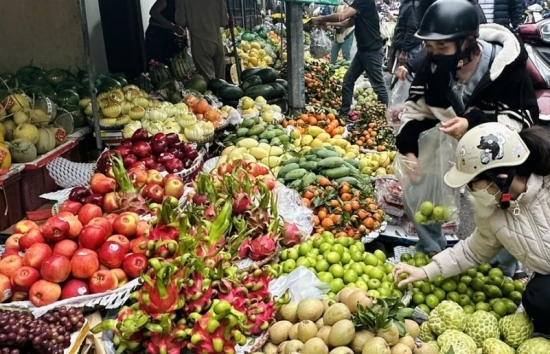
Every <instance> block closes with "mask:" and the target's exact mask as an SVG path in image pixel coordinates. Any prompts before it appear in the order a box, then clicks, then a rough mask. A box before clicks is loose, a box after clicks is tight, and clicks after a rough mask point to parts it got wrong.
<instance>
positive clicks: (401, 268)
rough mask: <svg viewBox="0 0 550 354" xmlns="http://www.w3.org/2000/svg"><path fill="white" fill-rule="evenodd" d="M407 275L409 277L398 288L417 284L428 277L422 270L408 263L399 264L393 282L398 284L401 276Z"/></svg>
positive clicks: (395, 268)
mask: <svg viewBox="0 0 550 354" xmlns="http://www.w3.org/2000/svg"><path fill="white" fill-rule="evenodd" d="M403 273H407V274H408V275H409V276H408V277H407V278H405V279H403V280H401V281H400V282H399V283H398V284H397V286H400V287H401V286H403V285H407V284H410V283H412V282H415V281H417V280H423V279H426V278H427V277H428V276H427V275H426V272H425V271H424V269H422V268H417V267H413V266H411V265H408V264H407V263H399V264H398V265H396V266H395V267H394V268H393V280H394V281H395V282H396V283H397V281H398V280H399V275H401V274H403Z"/></svg>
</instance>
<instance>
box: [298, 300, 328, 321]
mask: <svg viewBox="0 0 550 354" xmlns="http://www.w3.org/2000/svg"><path fill="white" fill-rule="evenodd" d="M324 309H325V307H324V306H323V303H322V302H321V300H318V299H313V298H309V299H305V300H302V301H300V303H299V304H298V308H297V310H296V312H297V314H298V319H299V320H300V321H314V322H315V321H317V320H318V319H319V318H321V316H322V315H323V311H324Z"/></svg>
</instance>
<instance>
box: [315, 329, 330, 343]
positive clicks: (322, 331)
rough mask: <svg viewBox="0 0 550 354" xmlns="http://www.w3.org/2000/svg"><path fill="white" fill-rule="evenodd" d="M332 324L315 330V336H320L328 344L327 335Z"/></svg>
mask: <svg viewBox="0 0 550 354" xmlns="http://www.w3.org/2000/svg"><path fill="white" fill-rule="evenodd" d="M331 328H332V326H324V327H322V328H321V329H319V331H318V332H317V337H318V338H321V339H322V340H323V342H325V344H326V345H329V343H328V335H329V334H330V329H331Z"/></svg>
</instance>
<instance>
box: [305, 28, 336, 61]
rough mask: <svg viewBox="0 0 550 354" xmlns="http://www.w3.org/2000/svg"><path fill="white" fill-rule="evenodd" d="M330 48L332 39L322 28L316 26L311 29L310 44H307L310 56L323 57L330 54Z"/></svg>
mask: <svg viewBox="0 0 550 354" xmlns="http://www.w3.org/2000/svg"><path fill="white" fill-rule="evenodd" d="M331 49H332V41H331V40H330V38H329V37H328V36H327V34H326V33H325V31H324V30H323V29H320V28H316V29H314V30H313V31H311V45H310V46H309V52H310V54H311V56H312V57H314V58H316V59H319V58H324V57H325V56H327V55H329V54H330V51H331Z"/></svg>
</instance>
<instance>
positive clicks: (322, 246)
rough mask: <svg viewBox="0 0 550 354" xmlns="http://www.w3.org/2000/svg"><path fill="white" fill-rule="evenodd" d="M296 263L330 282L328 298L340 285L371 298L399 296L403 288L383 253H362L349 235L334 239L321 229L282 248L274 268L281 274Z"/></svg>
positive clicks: (332, 296)
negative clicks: (398, 284)
mask: <svg viewBox="0 0 550 354" xmlns="http://www.w3.org/2000/svg"><path fill="white" fill-rule="evenodd" d="M299 266H304V267H307V268H308V269H309V270H311V271H312V272H313V273H315V274H316V275H317V277H318V278H319V279H320V280H321V281H323V282H325V283H327V284H330V292H329V294H328V295H329V297H331V298H335V296H336V294H337V293H338V292H339V291H340V290H342V289H343V288H344V287H355V288H359V289H362V290H364V291H366V292H367V293H368V294H369V295H371V296H374V297H381V298H384V297H389V296H398V297H401V296H403V290H404V289H398V288H397V286H396V285H395V284H394V281H393V278H392V270H393V267H394V265H393V264H391V263H387V262H386V255H385V254H384V252H382V251H381V250H376V251H374V253H369V252H365V246H364V245H363V243H361V242H360V241H355V240H354V239H353V238H351V237H339V238H335V237H334V235H333V234H332V233H331V232H328V231H325V232H323V233H322V234H321V236H320V237H314V238H311V239H309V240H307V241H306V242H303V243H301V244H299V245H296V246H294V247H292V248H287V249H285V250H283V251H282V252H281V255H280V257H279V264H278V265H275V266H274V268H276V270H278V271H280V273H282V274H285V273H290V272H292V271H293V270H294V269H295V268H296V267H299Z"/></svg>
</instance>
